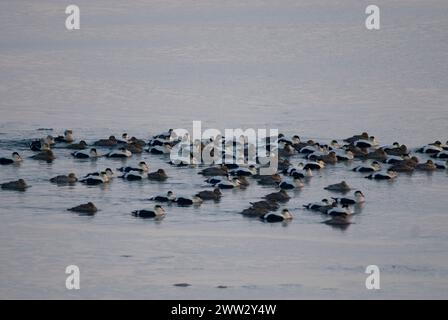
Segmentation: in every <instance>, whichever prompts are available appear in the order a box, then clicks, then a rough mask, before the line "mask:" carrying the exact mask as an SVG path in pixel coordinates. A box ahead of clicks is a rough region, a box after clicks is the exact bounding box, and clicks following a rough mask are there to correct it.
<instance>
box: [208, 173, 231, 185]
mask: <svg viewBox="0 0 448 320" xmlns="http://www.w3.org/2000/svg"><path fill="white" fill-rule="evenodd" d="M227 180H229V176H228V175H227V176H215V177H209V178H207V179H206V180H204V182H206V183H209V184H211V185H212V186H214V185H216V184H218V183H220V182H222V181H227Z"/></svg>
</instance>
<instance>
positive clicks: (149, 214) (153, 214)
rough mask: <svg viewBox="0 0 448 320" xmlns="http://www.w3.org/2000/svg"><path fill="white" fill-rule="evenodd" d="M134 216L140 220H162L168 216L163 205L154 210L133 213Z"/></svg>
mask: <svg viewBox="0 0 448 320" xmlns="http://www.w3.org/2000/svg"><path fill="white" fill-rule="evenodd" d="M132 215H133V216H134V217H138V218H161V217H163V216H165V215H166V211H165V209H163V208H162V206H161V205H158V204H157V205H155V206H154V209H153V210H148V209H142V210H135V211H132Z"/></svg>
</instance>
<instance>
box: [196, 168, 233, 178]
mask: <svg viewBox="0 0 448 320" xmlns="http://www.w3.org/2000/svg"><path fill="white" fill-rule="evenodd" d="M198 174H202V175H204V176H207V177H211V176H226V175H228V170H227V167H226V166H225V165H223V166H221V167H210V168H205V169H203V170H202V171H200V172H198Z"/></svg>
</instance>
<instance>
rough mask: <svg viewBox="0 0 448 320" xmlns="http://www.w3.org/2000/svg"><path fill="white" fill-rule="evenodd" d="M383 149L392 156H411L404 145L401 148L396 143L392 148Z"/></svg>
mask: <svg viewBox="0 0 448 320" xmlns="http://www.w3.org/2000/svg"><path fill="white" fill-rule="evenodd" d="M381 149H383V150H384V152H386V153H387V154H388V155H390V156H405V155H408V154H409V150H408V148H407V147H406V146H405V145H404V144H403V145H401V146H400V144H399V143H398V142H395V143H394V147H392V148H388V147H382V148H381Z"/></svg>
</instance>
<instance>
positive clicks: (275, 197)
mask: <svg viewBox="0 0 448 320" xmlns="http://www.w3.org/2000/svg"><path fill="white" fill-rule="evenodd" d="M290 198H291V197H290V196H289V195H288V193H287V192H286V191H285V190H280V191H279V192H273V193H270V194H268V195H266V196H264V199H266V200H269V201H276V202H287V201H289V199H290Z"/></svg>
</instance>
